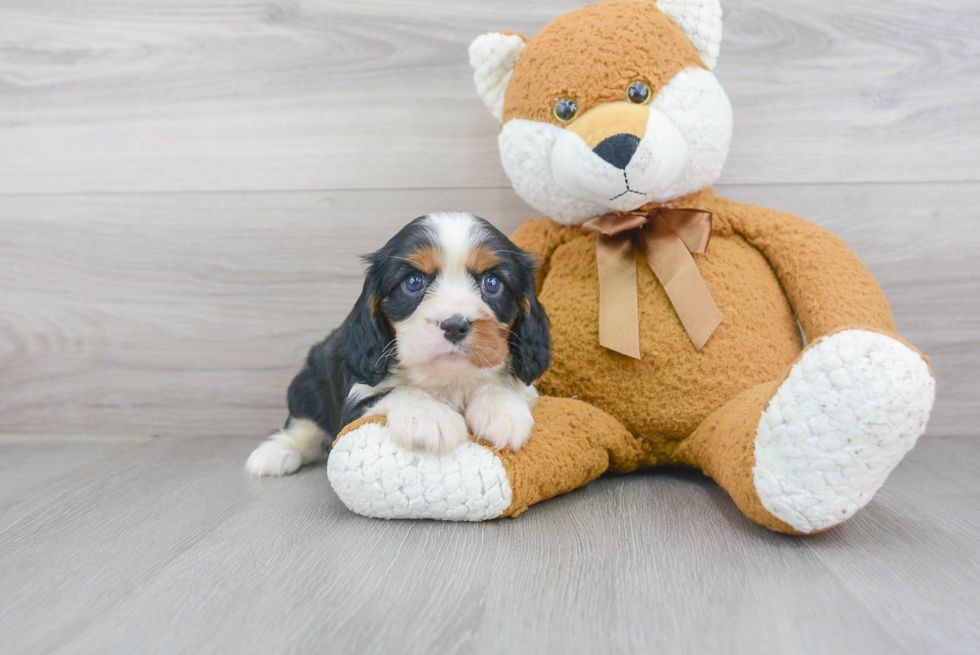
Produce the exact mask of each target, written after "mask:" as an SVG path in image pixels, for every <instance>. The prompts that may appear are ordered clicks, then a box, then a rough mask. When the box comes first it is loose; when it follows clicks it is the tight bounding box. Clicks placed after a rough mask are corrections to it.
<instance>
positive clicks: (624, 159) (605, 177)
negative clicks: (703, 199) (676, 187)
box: [551, 108, 687, 211]
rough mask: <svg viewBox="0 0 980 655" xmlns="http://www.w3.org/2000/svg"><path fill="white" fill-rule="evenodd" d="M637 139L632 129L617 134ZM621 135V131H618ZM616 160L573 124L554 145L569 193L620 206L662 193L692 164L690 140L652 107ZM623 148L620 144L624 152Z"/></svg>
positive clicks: (559, 178) (554, 162) (554, 163)
mask: <svg viewBox="0 0 980 655" xmlns="http://www.w3.org/2000/svg"><path fill="white" fill-rule="evenodd" d="M617 137H627V138H631V139H633V140H634V142H635V141H636V137H633V136H632V135H625V134H624V135H617ZM614 138H616V137H614ZM635 148H636V149H635V151H634V152H633V153H632V156H630V154H629V152H628V150H627V152H626V153H625V155H622V154H621V156H620V158H619V159H618V160H617V159H615V158H610V159H612V160H613V161H609V160H607V159H605V158H603V157H602V156H601V155H600V154H598V152H597V151H596V150H592V149H590V148H589V146H588V145H587V144H586V142H585V141H584V140H583V139H582V138H581V137H580V136H579V135H578V134H576V133H575V132H573V131H571V130H562V134H561V135H560V136H559V137H558V138H557V140H556V141H555V147H554V149H553V150H552V151H551V171H552V174H553V175H554V178H555V182H556V183H557V185H558V186H559V187H560V188H561V189H562V190H563V191H564V192H565V193H567V194H568V195H570V196H572V197H574V198H577V199H579V200H584V201H587V202H593V203H596V204H599V205H602V206H604V207H608V208H610V209H614V210H618V211H630V210H633V209H636V208H637V207H640V206H642V205H645V204H646V203H648V202H653V201H655V200H658V199H660V198H663V197H664V195H665V194H666V192H667V191H668V190H669V189H670V188H671V186H673V184H674V182H676V181H677V179H678V178H679V177H680V175H681V173H682V172H683V171H684V167H685V166H686V165H687V142H686V141H685V140H684V136H683V135H682V134H681V132H680V130H679V129H677V126H676V125H674V123H673V122H671V121H670V119H668V118H667V117H666V116H664V115H663V114H662V113H660V112H659V111H657V110H656V109H653V108H651V109H650V115H649V118H648V119H647V124H646V132H645V134H644V135H643V138H642V139H639V140H638V143H637V144H636V145H635ZM621 152H622V151H621V150H620V153H621Z"/></svg>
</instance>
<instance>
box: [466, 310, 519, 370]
mask: <svg viewBox="0 0 980 655" xmlns="http://www.w3.org/2000/svg"><path fill="white" fill-rule="evenodd" d="M508 332H509V329H508V328H507V326H506V325H502V324H501V323H500V322H498V321H497V320H496V319H492V318H478V319H476V320H475V321H473V325H472V326H471V327H470V335H469V336H468V337H467V339H466V348H467V358H468V359H469V360H470V363H471V364H473V365H474V366H478V367H480V368H494V367H495V366H500V365H501V364H503V363H504V362H505V361H507V355H508V354H509V353H510V346H509V345H508V344H507V334H508Z"/></svg>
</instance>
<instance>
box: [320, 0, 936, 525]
mask: <svg viewBox="0 0 980 655" xmlns="http://www.w3.org/2000/svg"><path fill="white" fill-rule="evenodd" d="M720 41H721V9H720V7H719V5H718V2H717V0H659V2H653V1H650V0H643V1H639V2H620V1H615V0H610V1H607V2H601V3H599V4H595V5H590V6H588V7H585V8H583V9H579V10H576V11H573V12H570V13H568V14H566V15H564V16H561V17H559V18H557V19H555V20H554V21H553V22H551V23H550V24H549V25H547V26H546V27H545V28H544V29H543V30H541V32H539V33H538V34H537V35H536V36H535V37H533V38H531V39H525V38H524V37H523V36H521V35H518V34H513V33H508V32H501V33H491V34H485V35H483V36H481V37H479V38H478V39H477V40H476V41H475V42H474V43H473V45H472V46H471V48H470V57H471V63H472V64H473V67H474V69H475V81H476V85H477V90H478V92H479V93H480V95H481V97H482V98H483V100H484V102H485V103H486V105H487V107H488V109H489V110H490V111H491V113H493V115H494V116H495V117H496V118H497V119H498V120H500V121H501V122H502V131H501V135H500V142H499V145H500V151H501V159H502V162H503V166H504V170H505V171H506V173H507V174H508V176H509V177H510V179H511V181H512V183H513V185H514V188H515V190H516V191H517V193H518V194H519V195H520V196H521V197H522V198H524V199H525V200H526V201H527V202H528V203H530V204H531V205H533V206H534V207H536V208H537V209H538V210H540V211H541V212H543V213H544V214H545V215H547V216H548V217H549V218H540V219H536V220H529V221H527V222H526V223H525V224H524V225H523V226H522V227H521V228H520V229H518V230H517V233H516V234H515V235H514V238H513V240H514V242H515V243H516V244H517V245H519V246H520V247H522V248H524V249H526V250H529V251H531V252H533V253H535V254H536V255H537V256H538V257H539V258H540V259H541V263H542V265H541V272H540V279H539V297H540V300H541V303H542V304H543V306H544V307H545V309H546V310H547V312H548V314H549V316H550V318H551V324H552V339H553V364H552V366H551V368H550V370H549V371H548V372H547V373H546V374H545V375H544V377H543V378H542V379H541V380H540V382H539V384H538V388H539V390H540V391H541V392H543V393H544V394H547V397H542V398H541V399H540V400H539V401H538V403H537V405H536V407H535V409H534V417H535V421H536V424H535V428H534V431H533V433H532V435H531V438H530V440H529V441H528V443H527V444H526V445H525V446H524V447H523V448H522V449H521V450H519V451H518V452H511V451H509V450H507V449H505V450H503V451H501V452H494V451H492V450H490V449H489V448H487V447H485V446H483V445H481V444H479V443H475V442H474V443H470V444H466V445H465V446H463V447H461V448H459V449H458V450H457V451H456V452H455V453H454V454H453V455H451V456H446V457H440V456H437V455H429V454H422V453H407V452H403V451H401V450H399V449H398V448H397V447H396V446H394V444H392V443H391V442H390V440H389V439H388V438H387V436H386V427H385V426H384V423H383V421H381V422H379V421H378V419H367V420H364V421H359V422H355V423H354V424H352V425H351V426H348V428H347V429H346V430H345V431H344V432H343V433H342V434H341V436H340V437H339V438H338V440H337V442H336V443H335V447H334V450H333V452H332V454H331V457H330V461H329V463H328V472H329V475H330V480H331V483H332V484H333V486H334V488H335V489H336V491H337V493H338V494H339V495H340V497H341V499H342V500H343V501H344V502H345V503H346V504H347V506H348V507H350V508H351V509H352V510H354V511H356V512H358V513H361V514H364V515H367V516H378V517H386V518H392V517H416V518H442V519H457V520H481V519H487V518H494V517H497V516H516V515H517V514H519V513H521V512H522V511H524V510H525V509H526V508H527V507H529V506H530V505H531V504H533V503H535V502H538V501H541V500H544V499H546V498H550V497H552V496H555V495H556V494H560V493H564V492H567V491H571V490H573V489H575V488H577V487H579V486H582V485H584V484H586V483H588V482H590V481H591V480H594V479H595V478H597V477H599V476H600V475H602V474H603V473H605V472H607V471H611V472H616V473H627V472H630V471H635V470H637V469H641V468H646V467H650V466H656V465H661V464H672V465H677V464H680V465H687V466H692V467H697V468H699V469H700V470H702V471H704V472H705V473H706V474H707V475H709V476H711V477H712V478H713V479H714V480H716V481H717V482H718V484H720V485H721V486H722V487H723V488H724V489H725V490H726V491H727V492H728V493H729V494H730V495H731V497H732V498H733V499H734V501H735V502H736V503H737V504H738V506H739V507H740V508H741V509H742V511H743V512H744V513H745V514H746V515H747V516H748V517H749V518H751V519H753V520H754V521H757V522H758V523H760V524H762V525H764V526H766V527H769V528H772V529H774V530H780V531H783V532H788V533H812V532H818V531H821V530H825V529H827V528H830V527H832V526H834V525H836V524H838V523H840V522H842V521H844V520H846V519H848V518H850V517H851V516H852V515H853V514H854V513H855V512H856V511H857V510H859V509H861V508H862V507H864V506H865V505H866V504H867V503H868V502H869V501H870V499H871V497H872V496H873V495H874V494H875V492H876V491H877V490H878V489H879V488H880V487H881V485H882V484H883V482H884V481H885V478H886V477H887V475H888V474H889V472H891V470H892V469H893V468H894V467H895V465H896V464H898V462H899V461H900V460H901V459H902V457H904V455H905V454H906V453H907V452H908V451H909V449H911V448H912V446H913V445H914V444H915V441H916V439H917V438H918V437H919V436H920V435H921V434H922V433H923V431H924V429H925V425H926V421H927V419H928V416H929V412H930V409H931V407H932V402H933V398H934V394H935V385H934V381H933V378H932V375H931V372H930V370H929V367H928V364H927V362H926V360H925V359H924V358H923V357H922V356H921V355H920V354H919V352H918V351H917V350H915V349H914V348H913V347H912V346H910V345H909V344H907V343H905V342H904V341H902V340H901V339H900V338H899V337H898V336H896V335H895V325H894V322H893V319H892V315H891V311H890V310H889V307H888V302H887V301H886V299H885V297H884V295H883V293H882V291H881V289H880V287H879V286H878V284H877V283H876V282H875V280H874V278H873V277H872V276H871V274H870V273H869V272H868V271H867V269H866V268H865V267H864V266H863V265H862V264H861V262H860V261H859V260H858V258H857V257H856V256H855V255H854V254H853V253H852V252H851V251H850V250H848V248H847V246H845V245H844V243H843V242H842V241H841V240H840V239H838V238H837V237H836V236H834V235H833V234H831V233H830V232H827V231H826V230H823V229H821V228H819V227H817V226H815V225H813V224H811V223H808V222H806V221H804V220H802V219H800V218H797V217H795V216H791V215H789V214H785V213H782V212H777V211H773V210H769V209H763V208H760V207H756V206H754V205H745V204H741V203H737V202H733V201H730V200H725V199H722V198H718V197H716V196H715V195H714V193H713V192H712V189H711V185H712V184H713V183H714V182H715V180H716V179H717V178H718V176H719V174H720V172H721V169H722V166H723V164H724V160H725V157H726V155H727V152H728V144H729V139H730V135H731V127H732V117H731V107H730V104H729V102H728V99H727V97H726V95H725V93H724V91H723V90H722V88H721V86H720V85H719V84H718V81H717V79H716V78H715V77H714V75H713V74H712V73H711V68H712V67H713V66H714V64H715V61H716V59H717V57H718V49H719V45H720ZM800 326H802V334H801V331H800V329H799V327H800Z"/></svg>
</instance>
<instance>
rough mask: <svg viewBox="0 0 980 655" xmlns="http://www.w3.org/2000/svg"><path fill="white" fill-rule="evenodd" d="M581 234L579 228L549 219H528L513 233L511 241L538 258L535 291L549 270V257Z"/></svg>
mask: <svg viewBox="0 0 980 655" xmlns="http://www.w3.org/2000/svg"><path fill="white" fill-rule="evenodd" d="M581 233H582V231H581V229H580V228H577V227H567V226H565V225H562V224H561V223H557V222H555V221H553V220H551V219H550V218H529V219H527V220H526V221H524V224H523V225H521V226H520V227H519V228H517V230H516V231H515V232H514V235H513V236H512V237H511V241H513V242H514V244H515V245H516V246H517V247H518V248H521V249H523V250H526V251H528V252H529V253H531V254H532V255H534V256H535V257H537V258H538V260H539V262H540V265H541V266H540V268H539V269H538V281H537V291H538V292H539V293H540V291H541V284H542V283H543V282H544V278H545V276H547V275H548V270H549V269H550V268H551V255H552V253H554V252H555V250H556V249H557V248H558V246H560V245H562V244H563V243H567V242H568V241H569V240H571V239H573V238H575V237H576V236H578V235H580V234H581Z"/></svg>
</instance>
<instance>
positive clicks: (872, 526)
mask: <svg viewBox="0 0 980 655" xmlns="http://www.w3.org/2000/svg"><path fill="white" fill-rule="evenodd" d="M79 443H86V444H87V445H88V447H89V448H90V449H91V451H92V453H93V455H92V457H91V458H96V457H97V458H98V462H99V463H98V465H96V466H93V465H92V463H91V461H85V462H78V463H77V465H76V466H75V467H74V468H71V467H70V466H69V463H68V462H69V461H70V460H72V459H73V458H74V455H75V452H76V451H74V450H72V448H74V447H75V446H77V445H78V444H79ZM253 445H254V442H253V441H252V440H249V439H242V438H234V439H230V438H197V439H192V438H187V439H184V438H169V439H154V440H149V441H144V442H142V443H140V444H139V445H138V447H136V448H133V449H130V450H127V451H119V450H116V449H114V448H115V446H114V445H113V444H112V443H108V442H105V441H102V442H83V441H79V442H76V444H62V446H61V447H62V448H64V450H61V451H59V450H57V449H56V450H53V451H52V450H49V444H48V445H45V443H43V442H26V441H23V440H20V441H19V442H18V443H7V442H4V441H3V440H0V461H8V460H11V459H32V458H36V457H40V456H42V455H43V456H46V457H49V458H50V462H51V463H52V464H53V465H54V466H57V467H61V468H62V470H63V474H62V475H60V476H58V479H56V480H54V481H52V482H50V483H49V484H48V486H49V487H50V489H49V491H47V492H44V493H37V495H36V496H34V497H33V498H26V501H27V502H26V503H25V504H24V505H23V508H22V511H21V516H20V517H19V520H18V521H16V522H15V523H14V524H13V525H9V526H5V527H4V528H2V529H0V588H2V589H3V590H4V593H3V594H2V596H0V650H2V651H3V652H11V653H14V652H18V653H19V652H32V653H33V652H51V651H59V652H61V651H70V652H75V653H106V652H140V653H158V652H159V653H177V652H242V653H253V652H254V653H259V652H310V651H316V652H337V653H341V652H349V653H355V652H356V653H391V652H400V653H435V652H439V653H544V652H562V653H596V652H609V653H650V652H670V653H675V652H685V653H694V652H705V653H715V652H725V653H753V654H757V653H804V652H805V653H843V652H847V653H851V652H853V653H867V654H869V655H870V654H875V653H888V654H889V655H891V654H893V653H923V652H929V653H972V652H976V651H977V649H980V628H978V626H977V623H976V620H975V617H976V615H977V613H978V612H980V597H978V595H977V594H976V590H977V588H978V587H980V568H978V567H977V560H976V553H977V552H978V547H980V527H978V526H980V520H978V519H980V513H978V509H977V505H976V503H975V499H976V497H977V494H978V492H980V487H978V485H977V481H976V479H975V476H973V475H972V472H973V471H975V470H976V468H977V466H980V439H975V438H974V439H932V440H927V441H926V442H924V443H922V444H921V445H920V446H919V447H918V448H917V449H915V450H914V451H913V452H912V453H911V454H910V455H909V457H908V458H907V459H906V460H905V461H903V463H902V464H901V465H900V466H899V468H898V469H897V470H896V471H895V472H894V473H893V474H892V476H891V478H890V479H889V481H888V483H887V484H886V486H885V488H884V489H883V490H882V492H881V493H879V494H878V496H877V497H876V498H875V500H874V501H873V502H872V504H871V505H870V506H869V507H868V508H866V509H865V510H864V511H862V512H861V513H859V514H858V515H857V516H856V517H855V518H854V519H852V520H851V521H849V522H848V523H846V524H844V525H843V526H840V527H839V528H836V529H834V530H831V531H829V532H827V533H824V534H821V535H817V536H814V537H809V538H796V537H787V536H784V535H779V534H775V533H771V532H768V531H766V530H764V529H762V528H760V527H758V526H756V525H754V524H752V523H750V522H749V521H748V520H746V519H745V518H744V517H743V516H742V515H741V514H740V513H739V511H738V510H737V508H736V507H735V506H734V504H733V503H732V502H731V501H730V500H729V499H728V498H727V496H726V495H725V494H724V492H723V491H721V489H720V488H718V487H717V486H716V485H714V484H713V483H711V482H710V481H708V480H706V479H705V478H703V477H701V476H700V475H698V474H695V473H692V472H687V471H661V472H658V473H646V474H635V475H631V476H626V477H620V478H617V477H609V478H603V479H601V480H599V481H596V482H594V483H592V484H591V485H589V486H587V487H585V488H583V489H580V490H578V491H576V492H573V493H572V494H569V495H567V496H564V497H560V498H557V499H554V500H552V501H549V502H546V503H543V504H541V505H537V506H535V507H533V508H532V509H531V510H529V511H528V512H527V513H525V514H524V515H522V516H521V517H520V518H518V519H504V520H500V521H493V522H489V523H479V524H460V523H455V524H453V523H439V522H431V521H378V520H371V519H364V518H362V517H358V516H356V515H353V514H351V513H349V512H347V511H346V510H345V509H344V507H343V506H342V505H341V503H340V501H339V500H338V499H337V497H336V496H335V495H334V494H333V492H332V490H331V489H330V487H329V484H328V483H327V479H326V472H325V470H324V467H323V466H322V465H321V466H317V467H314V468H309V469H305V470H303V471H301V472H300V473H299V474H298V475H296V476H294V477H290V478H285V479H275V480H269V479H265V480H252V479H249V478H247V477H246V476H245V475H244V474H243V472H242V470H241V463H242V462H243V461H244V458H245V457H246V455H247V453H248V452H249V450H250V449H251V447H252V446H253ZM55 490H57V491H58V493H57V494H54V493H52V492H53V491H55ZM38 491H40V490H38ZM6 493H7V492H4V494H6ZM22 500H23V499H22ZM5 501H6V497H5V495H0V505H2V504H3V503H4V502H5Z"/></svg>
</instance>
